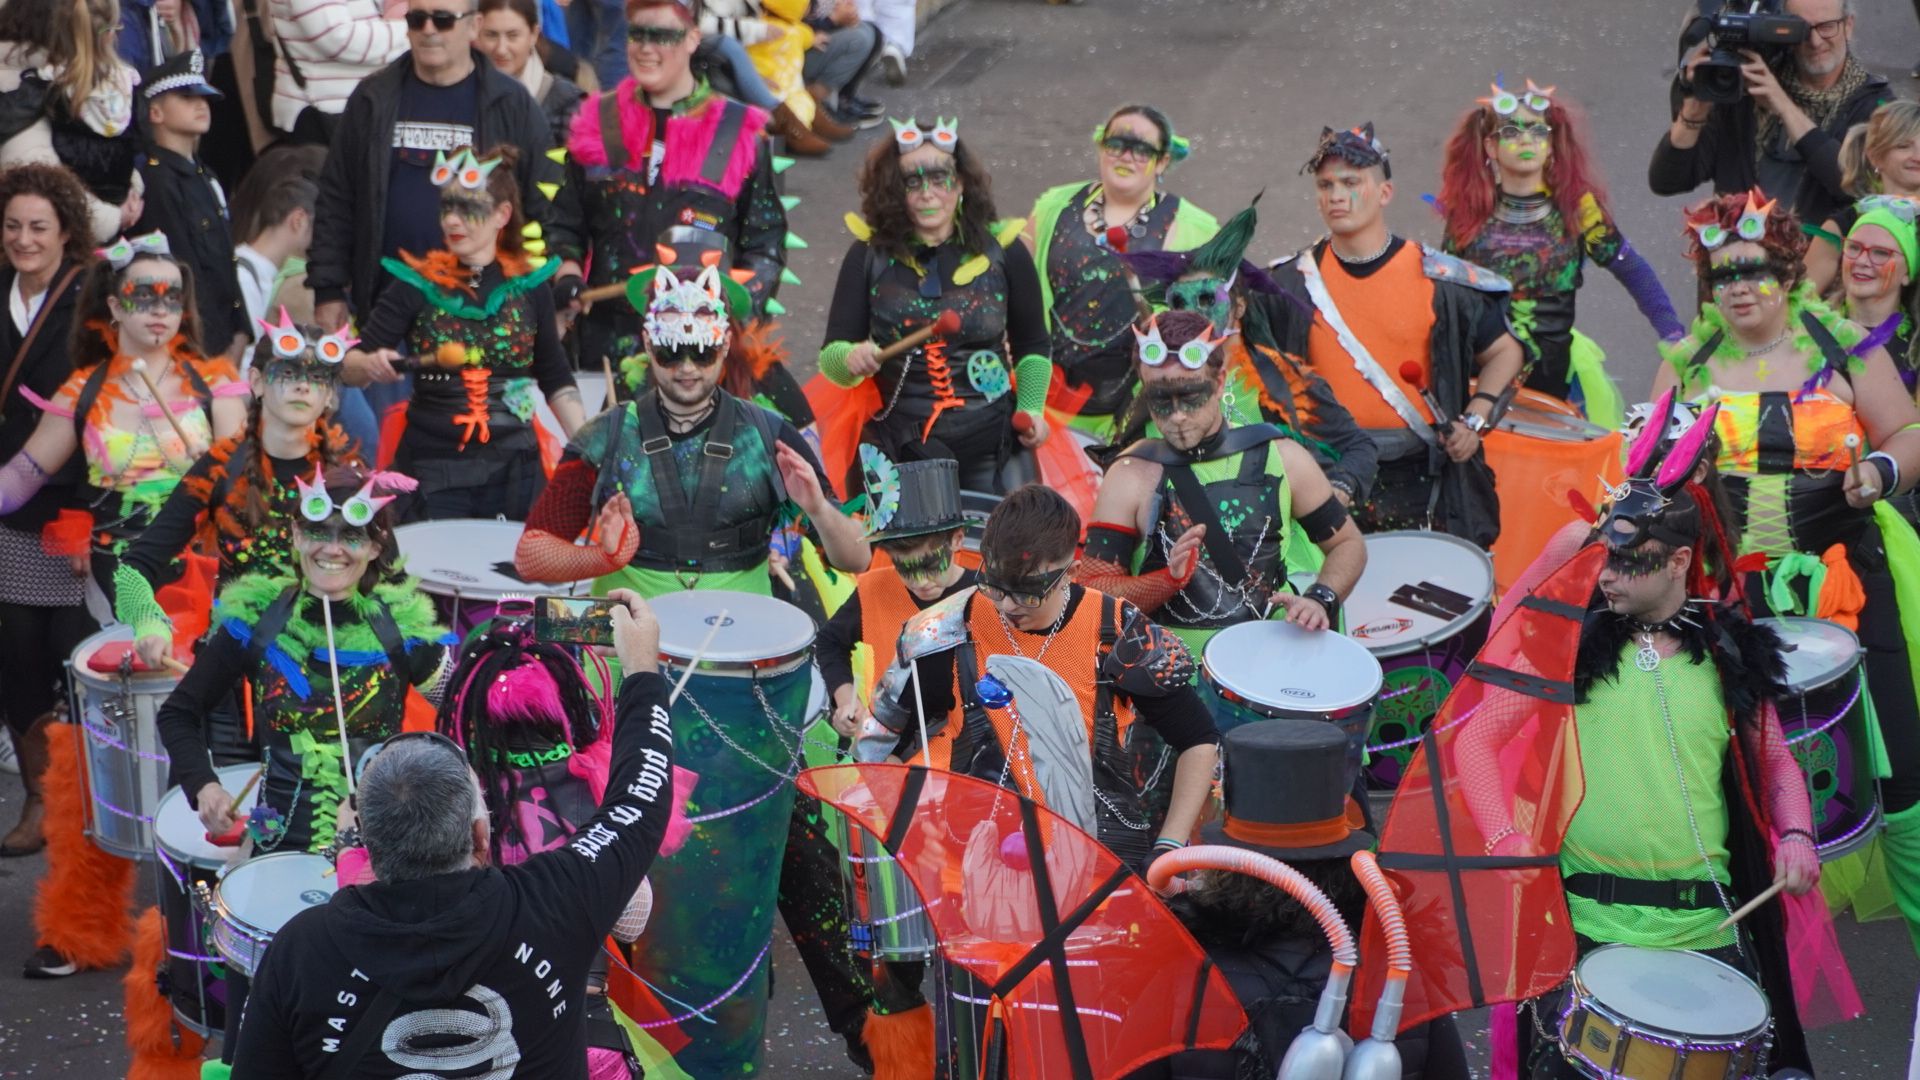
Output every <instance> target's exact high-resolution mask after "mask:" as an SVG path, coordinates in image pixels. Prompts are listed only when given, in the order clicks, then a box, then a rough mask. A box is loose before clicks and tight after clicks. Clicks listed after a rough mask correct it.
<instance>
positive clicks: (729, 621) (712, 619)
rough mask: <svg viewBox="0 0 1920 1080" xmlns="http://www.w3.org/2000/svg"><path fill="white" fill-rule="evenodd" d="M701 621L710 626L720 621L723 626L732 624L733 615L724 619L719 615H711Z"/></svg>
mask: <svg viewBox="0 0 1920 1080" xmlns="http://www.w3.org/2000/svg"><path fill="white" fill-rule="evenodd" d="M700 621H701V622H703V623H706V624H707V625H708V626H712V625H714V624H715V623H718V624H719V625H721V626H732V625H733V616H731V615H729V616H727V617H726V618H725V619H724V620H722V619H721V618H720V616H718V615H709V616H707V617H706V618H704V619H702V620H700Z"/></svg>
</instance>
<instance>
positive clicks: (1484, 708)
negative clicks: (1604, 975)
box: [1349, 544, 1606, 1032]
mask: <svg viewBox="0 0 1920 1080" xmlns="http://www.w3.org/2000/svg"><path fill="white" fill-rule="evenodd" d="M1605 561H1606V549H1605V547H1603V546H1602V545H1599V544H1593V545H1589V546H1587V547H1586V548H1584V549H1582V550H1581V551H1580V552H1579V553H1577V554H1575V555H1574V556H1573V557H1572V558H1571V559H1569V560H1568V561H1567V562H1566V563H1565V564H1564V565H1563V566H1561V567H1560V568H1559V569H1558V570H1556V571H1554V572H1553V573H1552V574H1551V575H1549V576H1548V577H1547V578H1546V579H1545V580H1544V581H1542V582H1541V583H1540V584H1539V585H1538V586H1536V587H1535V588H1534V589H1533V591H1532V592H1530V593H1528V594H1527V596H1526V597H1525V598H1523V599H1521V600H1520V601H1519V604H1518V607H1516V608H1515V609H1514V612H1513V614H1512V615H1510V616H1508V617H1507V619H1506V620H1505V621H1504V622H1502V623H1501V624H1500V625H1499V626H1497V627H1495V628H1494V630H1493V633H1492V635H1491V636H1490V637H1489V638H1488V639H1487V644H1486V647H1485V648H1484V649H1482V650H1481V652H1480V654H1479V656H1477V657H1475V659H1474V661H1473V663H1472V665H1471V666H1469V667H1468V668H1467V673H1466V675H1465V677H1463V678H1462V679H1461V680H1460V682H1459V683H1458V684H1456V685H1455V686H1454V688H1453V693H1451V694H1449V695H1448V696H1447V700H1446V703H1445V704H1444V705H1442V706H1441V708H1440V714H1439V715H1438V716H1436V717H1435V718H1434V721H1433V726H1432V729H1431V730H1430V731H1429V732H1428V734H1427V736H1426V738H1425V739H1424V740H1423V741H1422V742H1421V744H1420V748H1419V750H1418V751H1417V752H1416V753H1415V754H1414V757H1413V760H1412V762H1411V763H1409V765H1408V767H1407V772H1406V775H1405V776H1404V777H1403V778H1402V779H1401V781H1400V787H1399V790H1398V791H1396V792H1395V793H1394V797H1393V807H1392V809H1390V810H1389V811H1388V812H1387V821H1386V826H1385V827H1384V828H1383V829H1382V830H1381V833H1380V854H1379V860H1380V866H1381V868H1382V869H1384V870H1385V871H1386V872H1387V876H1388V878H1389V879H1390V880H1391V881H1392V882H1393V886H1394V891H1395V893H1396V894H1398V895H1399V897H1400V901H1401V906H1402V908H1403V910H1404V912H1405V915H1406V924H1407V932H1408V934H1409V936H1410V937H1411V938H1412V940H1413V942H1414V955H1413V973H1412V976H1411V978H1409V979H1408V980H1407V992H1406V1008H1405V1011H1404V1012H1402V1013H1401V1016H1400V1030H1401V1031H1405V1030H1407V1029H1408V1028H1410V1027H1413V1026H1414V1025H1416V1024H1421V1023H1424V1022H1426V1021H1427V1020H1430V1019H1432V1018H1434V1017H1436V1016H1440V1015H1442V1014H1444V1013H1450V1012H1457V1011H1459V1010H1462V1009H1472V1008H1477V1007H1479V1006H1482V1005H1486V1004H1490V1003H1492V1002H1499V1001H1519V1000H1522V999H1525V998H1530V997H1534V996H1536V995H1539V994H1543V993H1545V992H1547V991H1548V990H1551V989H1553V988H1554V987H1555V986H1557V985H1559V984H1560V983H1561V982H1563V981H1564V980H1565V979H1566V977H1567V975H1568V974H1569V973H1570V972H1571V971H1572V970H1573V963H1574V959H1575V949H1574V940H1573V928H1572V925H1571V924H1570V922H1569V921H1568V917H1567V900H1566V893H1565V890H1564V888H1563V887H1562V885H1561V882H1560V857H1559V851H1560V844H1561V841H1562V839H1563V838H1564V837H1565V836H1566V832H1567V825H1568V823H1569V822H1571V821H1572V820H1573V813H1574V811H1575V810H1576V809H1578V807H1579V806H1580V800H1581V798H1582V797H1583V796H1584V795H1585V793H1586V788H1585V785H1584V782H1583V779H1582V776H1581V772H1580V757H1579V746H1578V744H1577V743H1576V741H1575V738H1574V727H1573V723H1572V721H1573V674H1574V660H1575V657H1576V655H1577V654H1578V651H1579V642H1580V624H1581V621H1582V619H1583V617H1584V615H1585V613H1586V607H1587V602H1588V600H1589V599H1590V598H1591V597H1592V595H1593V587H1594V582H1595V581H1596V580H1598V578H1599V576H1600V570H1601V567H1602V566H1603V565H1604V564H1605ZM1476 810H1478V813H1476ZM1509 821H1511V823H1512V824H1511V827H1510V828H1509V827H1508V824H1507V823H1508V822H1509ZM1509 834H1511V835H1512V836H1513V837H1515V838H1517V840H1518V843H1517V845H1516V843H1515V842H1514V841H1513V840H1511V839H1509ZM1495 846H1501V847H1504V848H1508V849H1513V848H1516V847H1517V848H1518V850H1517V852H1515V853H1512V854H1507V853H1503V854H1500V855H1494V854H1493V853H1492V852H1493V849H1494V847H1495ZM1386 956H1387V949H1386V939H1385V938H1384V936H1383V935H1382V933H1381V930H1380V925H1379V920H1378V919H1377V918H1376V917H1375V916H1374V914H1373V912H1372V911H1371V910H1369V911H1368V912H1367V918H1366V923H1365V925H1364V928H1363V930H1362V934H1361V946H1360V968H1359V970H1358V971H1357V972H1356V973H1355V978H1354V992H1353V1008H1352V1023H1351V1025H1350V1027H1349V1030H1351V1031H1361V1032H1364V1031H1367V1030H1368V1029H1369V1028H1370V1027H1371V1026H1372V1023H1373V1009H1374V1002H1375V1001H1376V1000H1378V998H1379V995H1380V988H1381V985H1382V981H1383V979H1384V978H1385V976H1386Z"/></svg>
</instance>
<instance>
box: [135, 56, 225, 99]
mask: <svg viewBox="0 0 1920 1080" xmlns="http://www.w3.org/2000/svg"><path fill="white" fill-rule="evenodd" d="M174 93H180V94H197V95H199V96H201V97H209V98H217V97H220V96H221V94H220V91H218V90H215V89H214V88H213V84H212V83H210V82H208V81H207V61H206V58H205V57H203V56H202V55H200V50H199V49H188V50H187V51H186V52H183V53H177V54H175V55H174V56H173V57H172V58H170V59H169V60H167V62H166V63H164V64H160V65H158V66H156V67H154V68H152V69H150V70H149V71H148V72H147V76H146V78H145V79H144V80H143V82H142V85H141V87H140V96H141V98H142V99H143V100H146V101H152V100H153V99H154V98H157V97H159V96H160V95H161V94H174Z"/></svg>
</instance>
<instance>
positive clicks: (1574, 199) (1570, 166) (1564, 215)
mask: <svg viewBox="0 0 1920 1080" xmlns="http://www.w3.org/2000/svg"><path fill="white" fill-rule="evenodd" d="M1548 101H1549V104H1548V105H1547V111H1546V114H1545V115H1544V116H1542V117H1541V119H1542V120H1545V121H1546V122H1547V124H1548V125H1549V126H1550V127H1552V128H1553V137H1552V139H1551V141H1550V142H1549V145H1550V146H1551V147H1552V153H1551V154H1549V155H1548V157H1547V176H1546V181H1547V190H1548V191H1549V192H1551V193H1552V194H1553V205H1554V206H1555V207H1556V208H1558V209H1559V211H1560V220H1561V222H1562V223H1563V224H1564V227H1565V228H1566V230H1567V235H1568V236H1569V237H1573V236H1578V235H1579V233H1580V199H1581V197H1582V196H1585V195H1592V196H1593V198H1594V201H1595V202H1598V203H1599V204H1600V209H1601V210H1602V211H1603V212H1605V213H1606V214H1607V215H1608V216H1609V217H1611V216H1612V211H1610V210H1608V208H1607V191H1606V185H1605V183H1604V182H1603V181H1602V180H1601V179H1600V173H1599V170H1598V169H1597V168H1595V166H1594V164H1593V159H1592V157H1591V156H1590V155H1589V154H1588V153H1587V125H1586V118H1585V116H1584V115H1583V114H1582V113H1581V112H1580V111H1579V110H1578V109H1577V108H1575V107H1573V106H1570V105H1567V104H1563V103H1562V102H1560V101H1558V100H1556V99H1552V98H1549V99H1548ZM1528 111H1531V110H1528ZM1506 122H1507V118H1506V117H1503V116H1501V115H1500V114H1499V113H1496V112H1494V111H1493V109H1492V108H1491V107H1488V106H1485V105H1481V106H1476V107H1475V108H1473V109H1470V110H1468V111H1467V113H1466V114H1465V115H1463V116H1461V117H1460V122H1459V123H1458V124H1456V125H1455V126H1454V129H1453V134H1452V135H1451V136H1449V137H1448V139H1447V149H1446V155H1445V157H1444V158H1443V160H1442V163H1441V166H1440V196H1439V201H1440V207H1441V212H1442V214H1444V215H1445V217H1446V223H1447V241H1448V242H1449V243H1450V244H1451V245H1452V246H1453V247H1454V248H1456V249H1458V248H1462V247H1465V246H1466V245H1468V244H1470V243H1472V242H1473V240H1474V238H1475V237H1477V236H1479V235H1480V230H1481V229H1483V228H1485V227H1486V224H1487V222H1488V221H1489V220H1490V219H1491V218H1492V217H1493V200H1494V191H1495V190H1496V189H1497V188H1498V186H1499V185H1497V184H1495V183H1494V180H1493V169H1492V168H1491V167H1490V166H1489V165H1488V163H1487V151H1486V146H1485V140H1486V139H1487V138H1489V137H1491V136H1493V135H1494V132H1496V131H1498V130H1500V126H1501V125H1502V124H1504V123H1506Z"/></svg>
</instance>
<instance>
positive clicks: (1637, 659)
mask: <svg viewBox="0 0 1920 1080" xmlns="http://www.w3.org/2000/svg"><path fill="white" fill-rule="evenodd" d="M1633 666H1634V667H1637V668H1639V669H1640V670H1641V671H1652V670H1653V669H1654V668H1657V667H1659V666H1660V650H1659V649H1656V648H1654V647H1653V635H1652V634H1648V635H1647V636H1646V637H1644V638H1641V639H1640V648H1639V650H1638V651H1636V652H1635V653H1634V654H1633Z"/></svg>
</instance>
